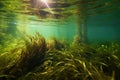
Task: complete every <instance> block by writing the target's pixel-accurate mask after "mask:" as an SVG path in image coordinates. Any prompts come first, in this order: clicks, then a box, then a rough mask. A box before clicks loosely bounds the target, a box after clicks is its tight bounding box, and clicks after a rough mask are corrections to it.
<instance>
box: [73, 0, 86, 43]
mask: <svg viewBox="0 0 120 80" xmlns="http://www.w3.org/2000/svg"><path fill="white" fill-rule="evenodd" d="M76 5H77V19H76V20H77V21H76V22H77V27H76V36H75V38H74V40H76V41H77V43H80V42H83V43H86V42H87V24H86V19H87V15H86V6H85V3H83V2H82V1H79V2H78V3H77V4H76Z"/></svg>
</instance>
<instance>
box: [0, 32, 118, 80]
mask: <svg viewBox="0 0 120 80" xmlns="http://www.w3.org/2000/svg"><path fill="white" fill-rule="evenodd" d="M24 41H25V42H23V44H22V45H21V47H19V48H16V49H13V50H12V51H11V52H8V53H9V55H10V53H14V54H13V55H11V57H10V58H8V62H7V58H5V57H6V56H7V54H8V53H6V55H3V56H0V59H5V60H6V63H5V66H6V67H5V68H3V66H1V65H0V68H1V67H2V68H1V69H0V79H4V80H6V79H10V80H13V79H15V80H96V79H97V80H119V79H120V77H119V72H120V54H119V52H120V46H119V44H118V43H111V44H109V45H106V44H101V45H99V46H98V47H93V46H90V45H87V44H84V43H82V42H81V43H79V44H76V43H75V44H73V43H72V44H70V46H68V45H67V46H68V47H66V44H65V43H62V42H60V41H59V40H57V39H55V38H52V39H51V40H50V41H46V40H45V39H44V37H42V36H41V35H40V34H39V33H36V35H35V36H28V37H27V38H25V39H24ZM14 55H18V56H16V57H15V58H14V59H11V58H12V56H14ZM9 59H11V60H10V61H9ZM3 65H4V64H3Z"/></svg>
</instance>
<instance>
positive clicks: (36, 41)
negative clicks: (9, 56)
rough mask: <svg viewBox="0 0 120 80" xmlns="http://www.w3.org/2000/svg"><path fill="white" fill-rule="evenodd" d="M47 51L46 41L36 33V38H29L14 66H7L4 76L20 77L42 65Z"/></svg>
mask: <svg viewBox="0 0 120 80" xmlns="http://www.w3.org/2000/svg"><path fill="white" fill-rule="evenodd" d="M45 51H46V42H45V39H44V38H43V37H42V36H41V35H40V34H39V33H36V35H35V36H33V37H29V38H28V39H27V40H26V41H25V45H24V47H23V48H22V50H21V54H20V57H19V59H18V60H17V61H15V63H14V64H12V66H9V65H8V66H9V67H8V66H7V67H6V68H7V69H5V71H3V74H7V75H13V76H15V77H18V76H20V75H23V74H25V73H26V72H28V71H30V70H31V69H33V68H34V67H35V66H38V65H40V64H41V62H42V59H43V58H44V55H45V54H44V53H45Z"/></svg>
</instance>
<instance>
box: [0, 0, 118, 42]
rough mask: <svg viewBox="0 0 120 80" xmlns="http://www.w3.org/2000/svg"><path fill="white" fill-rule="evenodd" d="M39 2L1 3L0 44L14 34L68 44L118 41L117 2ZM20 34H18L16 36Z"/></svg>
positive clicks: (77, 0)
mask: <svg viewBox="0 0 120 80" xmlns="http://www.w3.org/2000/svg"><path fill="white" fill-rule="evenodd" d="M47 4H48V6H49V8H48V7H47V5H46V4H45V3H44V2H42V1H40V0H12V1H11V0H1V1H0V23H1V25H0V33H1V35H0V37H1V39H0V42H2V38H3V39H4V38H5V37H4V36H5V35H11V36H15V35H16V33H18V34H21V33H27V34H34V32H35V31H38V32H40V33H41V34H42V35H43V36H44V37H46V38H49V37H51V36H52V37H57V38H58V39H64V40H69V41H71V40H72V39H73V37H74V36H75V35H79V36H80V37H81V38H82V39H83V40H88V41H90V42H93V41H98V40H99V41H104V40H105V41H106V40H110V41H117V40H118V41H119V40H120V36H119V30H120V28H119V21H120V20H119V17H120V15H119V13H120V6H119V5H120V2H119V0H102V1H99V0H95V1H92V0H86V1H82V0H58V1H57V0H48V1H47ZM19 32H20V33H19Z"/></svg>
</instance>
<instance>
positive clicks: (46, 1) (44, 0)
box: [41, 0, 53, 13]
mask: <svg viewBox="0 0 120 80" xmlns="http://www.w3.org/2000/svg"><path fill="white" fill-rule="evenodd" d="M41 1H42V2H43V3H45V5H46V6H47V8H48V9H49V10H50V12H51V13H53V12H52V11H51V9H50V6H49V5H48V0H41Z"/></svg>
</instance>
